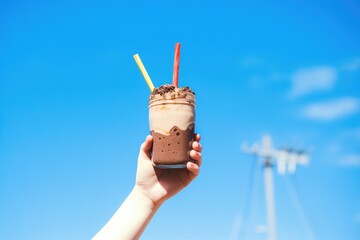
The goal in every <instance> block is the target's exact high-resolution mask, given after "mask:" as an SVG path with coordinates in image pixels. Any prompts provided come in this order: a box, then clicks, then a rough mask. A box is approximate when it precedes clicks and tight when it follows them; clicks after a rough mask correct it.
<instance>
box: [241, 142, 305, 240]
mask: <svg viewBox="0 0 360 240" xmlns="http://www.w3.org/2000/svg"><path fill="white" fill-rule="evenodd" d="M241 148H242V151H243V152H244V153H247V154H251V155H255V156H257V157H258V158H259V159H260V160H261V164H262V165H263V167H264V175H263V176H264V186H265V201H266V211H267V232H268V239H269V240H276V211H275V192H274V180H273V167H274V165H277V170H278V173H279V174H280V175H283V174H285V173H286V172H289V173H294V172H295V170H296V165H297V164H300V165H307V164H308V163H309V156H308V155H307V153H306V152H304V151H299V150H295V149H291V148H286V149H274V148H273V147H272V141H271V137H270V136H268V135H264V136H263V137H262V144H261V146H259V145H258V144H253V145H251V146H250V145H247V144H242V146H241Z"/></svg>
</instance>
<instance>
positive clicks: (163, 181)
mask: <svg viewBox="0 0 360 240" xmlns="http://www.w3.org/2000/svg"><path fill="white" fill-rule="evenodd" d="M199 141H200V135H199V134H196V135H195V141H194V142H193V143H192V148H193V149H192V150H191V151H190V157H191V158H192V159H193V160H194V162H188V163H187V165H186V168H182V169H158V168H156V167H154V166H153V164H152V162H151V160H150V151H151V148H152V143H153V137H152V136H150V135H149V136H147V137H146V140H145V142H144V143H143V144H142V145H141V147H140V153H139V158H138V166H137V172H136V185H135V188H136V189H137V190H138V191H139V192H141V193H143V194H144V195H145V196H147V197H148V198H149V199H150V200H151V201H152V203H153V204H154V206H159V205H161V204H162V203H163V202H164V201H165V200H167V199H169V198H170V197H172V196H174V195H175V194H176V193H178V192H180V191H181V190H182V189H183V188H185V187H186V186H187V185H189V184H190V183H191V181H192V180H194V179H195V178H196V177H197V176H198V174H199V171H200V169H199V167H200V166H201V163H202V156H201V151H202V146H201V144H200V143H199Z"/></svg>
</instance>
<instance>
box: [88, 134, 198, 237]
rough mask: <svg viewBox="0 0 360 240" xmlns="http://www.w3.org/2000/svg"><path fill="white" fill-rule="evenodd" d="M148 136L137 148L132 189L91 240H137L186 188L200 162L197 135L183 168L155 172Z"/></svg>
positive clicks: (196, 171)
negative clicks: (171, 199) (190, 159)
mask: <svg viewBox="0 0 360 240" xmlns="http://www.w3.org/2000/svg"><path fill="white" fill-rule="evenodd" d="M152 141H153V138H152V136H150V135H149V136H147V137H146V140H145V141H144V143H143V144H142V145H141V147H140V152H139V157H138V165H137V171H136V181H135V186H134V187H133V189H132V191H131V192H130V193H129V195H128V197H127V198H126V199H125V201H124V202H123V203H122V204H121V206H120V208H119V209H118V210H117V211H116V212H115V214H114V215H113V216H112V217H111V219H110V220H109V221H108V222H107V223H106V224H105V226H104V227H103V228H102V229H101V230H100V231H99V232H98V233H97V234H96V235H95V236H94V237H93V238H92V240H100V239H101V240H105V239H106V240H129V239H139V238H140V236H141V234H142V233H143V231H144V230H145V228H146V226H147V224H148V223H149V222H150V220H151V219H152V217H153V216H154V215H155V213H156V211H157V210H158V209H159V208H160V206H161V205H162V204H163V203H164V202H165V201H166V200H168V199H169V198H171V197H172V196H174V195H175V194H176V193H178V192H180V191H181V190H182V189H184V188H185V187H186V186H187V185H189V184H190V183H191V182H192V181H193V180H194V179H195V178H196V177H197V176H198V175H199V171H200V166H201V163H202V156H201V151H202V146H201V144H200V143H199V141H200V135H199V134H196V135H195V141H194V142H193V143H192V150H191V151H190V157H191V158H192V159H193V160H194V162H188V163H187V165H186V168H184V169H158V168H155V167H154V166H153V164H152V163H151V160H150V151H151V148H152Z"/></svg>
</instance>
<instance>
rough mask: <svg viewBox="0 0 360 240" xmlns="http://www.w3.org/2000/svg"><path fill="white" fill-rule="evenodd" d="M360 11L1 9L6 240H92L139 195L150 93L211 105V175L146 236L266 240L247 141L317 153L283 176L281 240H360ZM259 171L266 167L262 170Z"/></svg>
mask: <svg viewBox="0 0 360 240" xmlns="http://www.w3.org/2000/svg"><path fill="white" fill-rule="evenodd" d="M359 26H360V3H358V2H357V1H353V0H345V1H340V0H338V1H277V2H276V3H268V2H266V1H228V0H225V1H108V0H103V1H31V2H29V1H16V0H15V1H7V0H5V1H2V2H1V3H0V56H1V57H0V133H1V135H0V207H1V214H0V226H1V231H0V238H1V239H13V240H17V239H37V240H41V239H89V238H90V237H91V236H93V235H94V234H95V233H96V232H97V231H98V230H99V229H100V228H101V227H102V225H103V224H104V223H105V222H106V221H107V220H108V219H109V218H110V217H111V215H112V214H113V213H114V212H115V210H116V209H117V207H118V206H119V204H120V203H121V202H122V201H123V199H124V198H125V197H126V195H127V194H128V192H129V191H130V190H131V188H132V186H133V184H134V179H135V170H136V160H137V154H138V149H139V146H140V144H141V143H142V141H143V140H144V139H145V136H146V135H147V134H148V132H149V126H148V112H147V111H148V109H147V99H148V95H149V89H148V88H147V86H146V84H145V81H144V80H143V78H142V76H141V74H140V72H139V70H138V68H137V66H136V64H135V62H134V60H133V57H132V56H133V54H135V53H139V55H140V57H141V58H142V60H143V62H144V64H145V66H146V68H147V70H148V72H149V74H150V76H151V78H152V80H153V82H154V84H155V85H156V86H160V85H162V84H165V83H170V82H171V78H172V65H173V54H174V46H175V43H176V42H180V43H181V58H180V75H179V85H181V86H186V85H188V86H190V87H191V88H192V89H193V90H194V91H195V92H196V96H197V120H196V130H197V132H199V133H201V135H202V137H203V138H202V144H203V148H204V150H203V158H204V159H203V161H204V164H203V166H202V168H201V175H200V176H199V178H198V179H196V181H195V182H193V183H192V185H191V186H190V187H189V188H187V189H186V190H184V191H183V192H182V193H180V194H179V195H177V196H176V197H175V198H173V199H171V200H170V201H168V202H167V203H166V204H165V205H164V206H163V207H162V208H161V209H160V210H159V212H158V213H157V215H156V216H155V218H154V219H153V221H152V222H151V223H150V225H149V226H148V228H147V229H146V231H145V232H144V234H143V238H142V239H231V240H232V239H266V238H267V235H266V214H265V213H266V209H265V201H264V193H263V192H264V189H263V188H264V185H263V179H262V169H261V166H260V164H259V163H258V161H257V159H256V158H254V157H251V156H249V155H246V154H244V153H243V152H242V151H241V149H240V145H241V143H243V142H244V141H247V142H249V143H253V142H259V141H260V140H261V137H262V135H263V134H269V135H270V136H271V137H272V139H273V144H274V146H275V147H297V148H301V149H307V150H309V151H310V154H311V161H310V164H309V165H307V166H298V168H297V171H296V173H295V174H292V175H286V176H280V175H278V174H277V173H276V171H275V172H274V183H275V201H276V217H277V218H276V219H277V233H278V239H279V240H281V239H283V240H286V239H294V240H296V239H350V240H351V239H359V237H360V188H359V183H360V125H359V123H360V121H359V120H360V114H359V110H360V96H359V87H360V82H359V78H360V27H359ZM254 162H255V163H254Z"/></svg>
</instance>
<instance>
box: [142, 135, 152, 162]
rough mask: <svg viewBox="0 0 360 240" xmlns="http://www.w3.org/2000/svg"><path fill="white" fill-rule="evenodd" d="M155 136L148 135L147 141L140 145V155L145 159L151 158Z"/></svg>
mask: <svg viewBox="0 0 360 240" xmlns="http://www.w3.org/2000/svg"><path fill="white" fill-rule="evenodd" d="M152 143H153V137H152V136H151V135H148V136H147V137H146V139H145V141H144V142H143V143H142V144H141V146H140V156H141V157H142V158H143V159H144V158H147V159H150V151H151V148H152Z"/></svg>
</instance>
